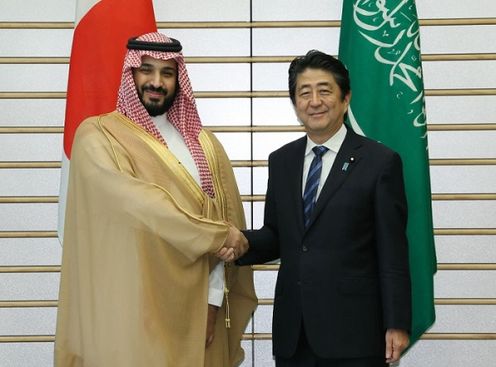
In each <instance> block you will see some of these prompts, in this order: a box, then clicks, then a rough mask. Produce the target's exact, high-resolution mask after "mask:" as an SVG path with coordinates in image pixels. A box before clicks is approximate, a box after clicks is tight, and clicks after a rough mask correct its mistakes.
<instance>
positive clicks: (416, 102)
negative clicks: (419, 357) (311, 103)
mask: <svg viewBox="0 0 496 367" xmlns="http://www.w3.org/2000/svg"><path fill="white" fill-rule="evenodd" d="M339 59H340V60H341V61H342V62H343V63H344V64H345V65H346V67H347V68H348V70H349V72H350V78H351V90H352V98H351V108H350V110H349V113H348V118H349V123H350V124H351V126H352V127H353V129H354V130H355V131H356V132H358V133H361V134H363V135H365V136H368V137H370V138H372V139H375V140H378V141H380V142H382V143H384V144H385V145H387V146H389V147H390V148H391V149H393V150H395V151H397V152H398V153H399V154H400V155H401V158H402V160H403V170H404V177H405V186H406V193H407V200H408V227H407V235H408V241H409V249H410V271H411V278H412V310H413V320H412V334H411V344H410V345H412V344H413V343H415V342H416V341H417V340H418V339H419V338H420V336H421V335H422V334H423V333H424V332H425V331H426V330H427V329H428V328H429V327H430V326H431V325H432V324H433V322H434V319H435V311H434V292H433V275H434V273H435V271H436V255H435V249H434V236H433V228H432V208H431V189H430V179H429V161H428V150H427V127H426V116H425V105H424V86H423V82H422V66H421V60H420V37H419V24H418V19H417V10H416V8H415V1H414V0H381V1H372V0H343V13H342V23H341V37H340V42H339Z"/></svg>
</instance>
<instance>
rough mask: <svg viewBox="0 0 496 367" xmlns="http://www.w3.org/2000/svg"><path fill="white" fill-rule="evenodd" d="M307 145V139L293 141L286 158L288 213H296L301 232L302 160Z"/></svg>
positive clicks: (302, 227) (302, 226)
mask: <svg viewBox="0 0 496 367" xmlns="http://www.w3.org/2000/svg"><path fill="white" fill-rule="evenodd" d="M306 144H307V137H306V136H304V137H302V138H301V139H298V140H297V141H295V145H294V147H293V149H292V150H291V151H290V154H288V156H287V158H288V159H287V160H286V162H285V165H286V167H285V168H286V173H287V174H286V175H285V177H286V179H287V185H288V190H289V191H290V198H291V202H290V203H288V207H289V210H290V211H293V212H294V213H296V217H297V222H298V226H299V228H300V229H301V231H302V232H303V229H304V225H303V203H302V197H301V193H302V187H301V185H302V183H301V180H302V177H303V160H304V158H305V147H306Z"/></svg>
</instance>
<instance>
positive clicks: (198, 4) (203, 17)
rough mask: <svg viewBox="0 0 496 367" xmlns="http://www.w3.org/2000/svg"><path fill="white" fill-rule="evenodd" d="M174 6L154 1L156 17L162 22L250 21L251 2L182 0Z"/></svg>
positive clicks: (246, 0)
mask: <svg viewBox="0 0 496 367" xmlns="http://www.w3.org/2000/svg"><path fill="white" fill-rule="evenodd" d="M171 5H172V4H171V3H170V2H167V1H163V0H154V1H153V6H154V9H155V17H156V19H157V20H158V21H160V22H166V21H169V22H192V21H198V22H206V21H248V20H249V19H250V18H249V14H250V1H249V0H236V1H232V0H208V1H198V0H181V3H180V4H179V3H177V4H174V5H173V6H171Z"/></svg>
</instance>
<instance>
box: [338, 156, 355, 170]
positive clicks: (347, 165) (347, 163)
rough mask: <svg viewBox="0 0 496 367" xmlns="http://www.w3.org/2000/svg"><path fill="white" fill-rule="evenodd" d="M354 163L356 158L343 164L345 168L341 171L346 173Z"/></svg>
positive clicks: (351, 158)
mask: <svg viewBox="0 0 496 367" xmlns="http://www.w3.org/2000/svg"><path fill="white" fill-rule="evenodd" d="M353 162H355V157H350V159H349V162H344V163H343V168H341V171H344V172H346V171H347V170H348V167H349V166H350V164H351V163H353Z"/></svg>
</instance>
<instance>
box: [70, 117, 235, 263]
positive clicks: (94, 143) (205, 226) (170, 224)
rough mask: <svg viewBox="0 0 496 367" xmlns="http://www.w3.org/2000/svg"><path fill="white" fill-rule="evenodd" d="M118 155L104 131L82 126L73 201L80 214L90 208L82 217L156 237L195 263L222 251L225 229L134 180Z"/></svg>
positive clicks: (75, 147) (72, 179)
mask: <svg viewBox="0 0 496 367" xmlns="http://www.w3.org/2000/svg"><path fill="white" fill-rule="evenodd" d="M119 153H120V152H119ZM115 154H116V152H115V147H114V146H113V145H111V144H110V143H109V140H108V139H107V138H106V137H105V136H104V134H103V133H102V132H101V131H99V130H98V129H97V128H96V127H95V126H94V125H92V124H84V123H83V124H81V126H80V128H79V129H78V131H77V134H76V138H75V141H74V145H73V149H72V157H71V164H70V182H69V193H68V195H69V196H70V195H75V196H74V197H75V200H76V201H75V203H76V208H78V207H79V208H81V207H83V208H85V210H84V213H82V215H91V216H97V217H101V218H102V220H108V221H110V222H112V223H114V224H115V223H116V222H117V223H122V225H123V226H132V227H133V228H135V229H136V231H149V232H152V233H154V234H155V235H156V236H158V237H160V238H161V239H163V241H164V242H165V243H166V244H168V245H170V246H173V247H174V248H176V249H177V250H178V251H179V252H181V253H182V254H183V255H184V256H185V257H187V258H188V259H189V260H191V261H195V260H196V259H197V258H198V257H200V256H202V255H204V254H206V253H215V252H217V251H218V250H219V249H220V248H221V247H222V244H223V243H224V241H225V239H226V238H227V234H228V226H227V225H226V224H225V223H223V222H220V221H212V220H210V219H207V218H205V217H202V216H201V215H194V214H192V213H189V212H188V211H186V210H185V209H184V208H183V207H181V206H180V205H179V203H178V202H177V201H176V200H175V199H174V197H172V195H171V194H170V193H169V192H168V191H167V190H166V189H165V188H163V187H160V186H159V185H157V184H154V183H150V182H145V181H143V180H141V179H139V178H136V177H134V176H133V173H132V170H131V169H130V168H129V167H130V166H129V167H123V166H122V165H121V166H119V164H118V163H117V162H116V161H115V158H114V157H115ZM178 184H180V183H178ZM71 191H73V192H71ZM78 201H82V202H80V203H79V204H81V205H78Z"/></svg>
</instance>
